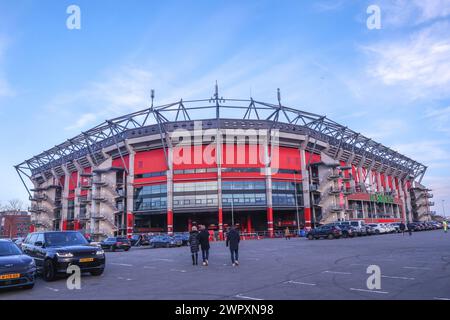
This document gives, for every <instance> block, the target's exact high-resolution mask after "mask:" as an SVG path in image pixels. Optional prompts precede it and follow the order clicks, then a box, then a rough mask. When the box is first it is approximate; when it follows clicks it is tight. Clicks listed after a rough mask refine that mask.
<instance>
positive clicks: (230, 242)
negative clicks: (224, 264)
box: [226, 226, 241, 267]
mask: <svg viewBox="0 0 450 320" xmlns="http://www.w3.org/2000/svg"><path fill="white" fill-rule="evenodd" d="M240 240H241V235H240V234H239V231H238V230H237V228H236V226H233V227H231V229H230V231H228V233H227V241H226V246H227V247H229V248H230V253H231V263H232V265H233V267H234V266H238V265H239V241H240Z"/></svg>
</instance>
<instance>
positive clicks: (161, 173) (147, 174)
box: [134, 171, 166, 179]
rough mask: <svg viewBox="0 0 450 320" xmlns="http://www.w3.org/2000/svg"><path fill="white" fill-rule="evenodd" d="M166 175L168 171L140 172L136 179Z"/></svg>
mask: <svg viewBox="0 0 450 320" xmlns="http://www.w3.org/2000/svg"><path fill="white" fill-rule="evenodd" d="M165 175H166V171H159V172H149V173H140V174H136V175H135V176H134V178H135V179H145V178H154V177H162V176H165Z"/></svg>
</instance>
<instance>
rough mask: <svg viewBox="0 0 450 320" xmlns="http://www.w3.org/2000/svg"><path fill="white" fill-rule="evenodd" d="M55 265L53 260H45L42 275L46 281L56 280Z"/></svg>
mask: <svg viewBox="0 0 450 320" xmlns="http://www.w3.org/2000/svg"><path fill="white" fill-rule="evenodd" d="M55 276H56V273H55V266H54V265H53V262H52V261H51V260H45V262H44V270H43V273H42V277H43V278H44V280H45V281H53V280H55Z"/></svg>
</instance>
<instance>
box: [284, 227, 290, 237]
mask: <svg viewBox="0 0 450 320" xmlns="http://www.w3.org/2000/svg"><path fill="white" fill-rule="evenodd" d="M284 237H285V238H286V240H290V239H291V233H290V232H289V228H288V227H286V229H285V230H284Z"/></svg>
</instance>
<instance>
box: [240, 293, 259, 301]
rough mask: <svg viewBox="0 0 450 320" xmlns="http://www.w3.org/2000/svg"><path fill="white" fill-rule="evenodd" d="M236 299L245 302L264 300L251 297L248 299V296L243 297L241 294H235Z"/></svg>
mask: <svg viewBox="0 0 450 320" xmlns="http://www.w3.org/2000/svg"><path fill="white" fill-rule="evenodd" d="M235 297H236V298H240V299H247V300H258V301H261V300H264V299H260V298H253V297H249V296H243V295H242V294H237V295H235Z"/></svg>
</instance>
